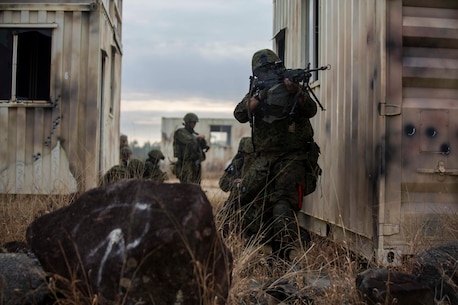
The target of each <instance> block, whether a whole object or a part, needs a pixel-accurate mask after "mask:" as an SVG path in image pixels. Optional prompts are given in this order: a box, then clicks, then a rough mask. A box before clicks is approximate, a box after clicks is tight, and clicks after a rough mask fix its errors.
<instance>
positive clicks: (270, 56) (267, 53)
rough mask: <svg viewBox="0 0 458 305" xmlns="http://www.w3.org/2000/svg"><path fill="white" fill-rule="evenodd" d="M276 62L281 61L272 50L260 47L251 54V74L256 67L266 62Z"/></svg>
mask: <svg viewBox="0 0 458 305" xmlns="http://www.w3.org/2000/svg"><path fill="white" fill-rule="evenodd" d="M276 62H281V60H280V58H279V57H278V55H277V54H275V52H274V51H272V50H270V49H262V50H259V51H257V52H255V53H254V54H253V58H252V59H251V69H252V71H253V74H255V71H256V69H259V68H260V67H262V66H264V65H266V64H273V63H276Z"/></svg>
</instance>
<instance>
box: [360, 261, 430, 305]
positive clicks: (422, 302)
mask: <svg viewBox="0 0 458 305" xmlns="http://www.w3.org/2000/svg"><path fill="white" fill-rule="evenodd" d="M356 288H357V289H358V291H359V292H360V293H361V296H362V297H363V299H364V300H365V301H366V303H367V304H406V305H433V304H434V297H433V292H432V291H431V289H430V288H429V287H428V286H427V285H424V284H422V283H420V282H419V281H418V279H417V277H416V276H414V275H412V274H407V273H402V272H398V271H393V270H388V269H383V268H381V269H379V268H372V269H368V270H366V271H363V272H361V273H360V274H358V276H357V277H356Z"/></svg>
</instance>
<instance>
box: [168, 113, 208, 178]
mask: <svg viewBox="0 0 458 305" xmlns="http://www.w3.org/2000/svg"><path fill="white" fill-rule="evenodd" d="M183 121H184V123H183V125H184V127H182V128H179V129H177V130H176V131H175V133H174V134H173V154H174V157H175V158H177V161H176V162H175V164H174V167H173V173H174V175H175V176H176V177H177V178H178V179H180V182H182V183H196V184H200V182H201V180H202V162H203V161H204V160H205V151H204V150H205V149H208V146H207V143H206V142H205V140H203V139H199V138H197V136H198V135H199V134H198V133H197V132H195V131H194V128H193V127H191V126H190V125H191V123H196V122H198V121H199V119H198V117H197V115H195V114H194V113H188V114H186V115H185V116H184V118H183ZM194 125H195V124H194Z"/></svg>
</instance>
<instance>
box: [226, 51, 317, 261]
mask: <svg viewBox="0 0 458 305" xmlns="http://www.w3.org/2000/svg"><path fill="white" fill-rule="evenodd" d="M278 66H282V67H283V63H282V62H281V61H280V59H279V57H278V56H277V54H275V53H274V52H273V51H272V50H269V49H264V50H260V51H257V52H256V53H254V55H253V58H252V71H253V75H254V76H256V77H258V79H259V80H262V79H263V77H264V76H265V75H267V74H268V73H270V72H271V71H270V69H275V68H276V67H278ZM253 91H254V90H250V92H249V93H248V94H246V95H245V97H244V98H243V99H242V101H241V102H240V103H239V104H237V106H236V108H235V110H234V117H235V118H236V119H237V120H238V121H239V122H241V123H247V122H250V124H251V127H252V137H253V144H254V150H255V153H256V158H255V159H254V161H253V164H252V165H251V166H250V169H249V170H248V171H247V173H246V175H245V177H244V179H243V181H242V183H241V184H242V185H241V187H245V188H246V193H245V195H244V196H248V197H256V196H261V197H262V200H263V203H264V204H263V206H262V207H261V208H262V209H263V210H270V211H271V215H272V218H271V221H272V223H271V227H272V237H271V239H270V245H271V247H272V252H273V254H274V256H275V257H279V258H281V259H283V260H288V259H289V253H290V250H291V246H292V244H293V242H295V241H296V239H297V230H298V227H297V223H296V219H295V211H297V210H299V208H300V207H299V200H298V198H299V197H300V196H302V194H303V190H304V188H305V187H306V184H307V181H306V180H307V173H306V172H307V170H308V165H307V163H308V161H307V155H308V150H309V147H310V143H313V128H312V125H311V123H310V120H309V119H310V118H312V117H313V116H315V114H316V112H317V106H316V104H315V102H314V101H313V100H312V99H311V97H310V96H309V94H308V92H304V91H303V90H302V89H301V87H300V86H299V84H296V83H293V82H291V81H290V80H289V79H287V78H285V79H282V80H281V81H280V82H279V83H277V84H275V85H272V87H270V88H265V89H263V90H256V92H253ZM258 198H259V197H258ZM242 200H243V198H242Z"/></svg>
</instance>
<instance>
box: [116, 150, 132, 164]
mask: <svg viewBox="0 0 458 305" xmlns="http://www.w3.org/2000/svg"><path fill="white" fill-rule="evenodd" d="M120 154H121V156H120V158H121V160H120V162H119V163H120V165H121V166H124V167H125V168H127V165H128V164H129V162H130V158H131V157H132V149H131V148H130V147H129V146H123V147H121V151H120Z"/></svg>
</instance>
